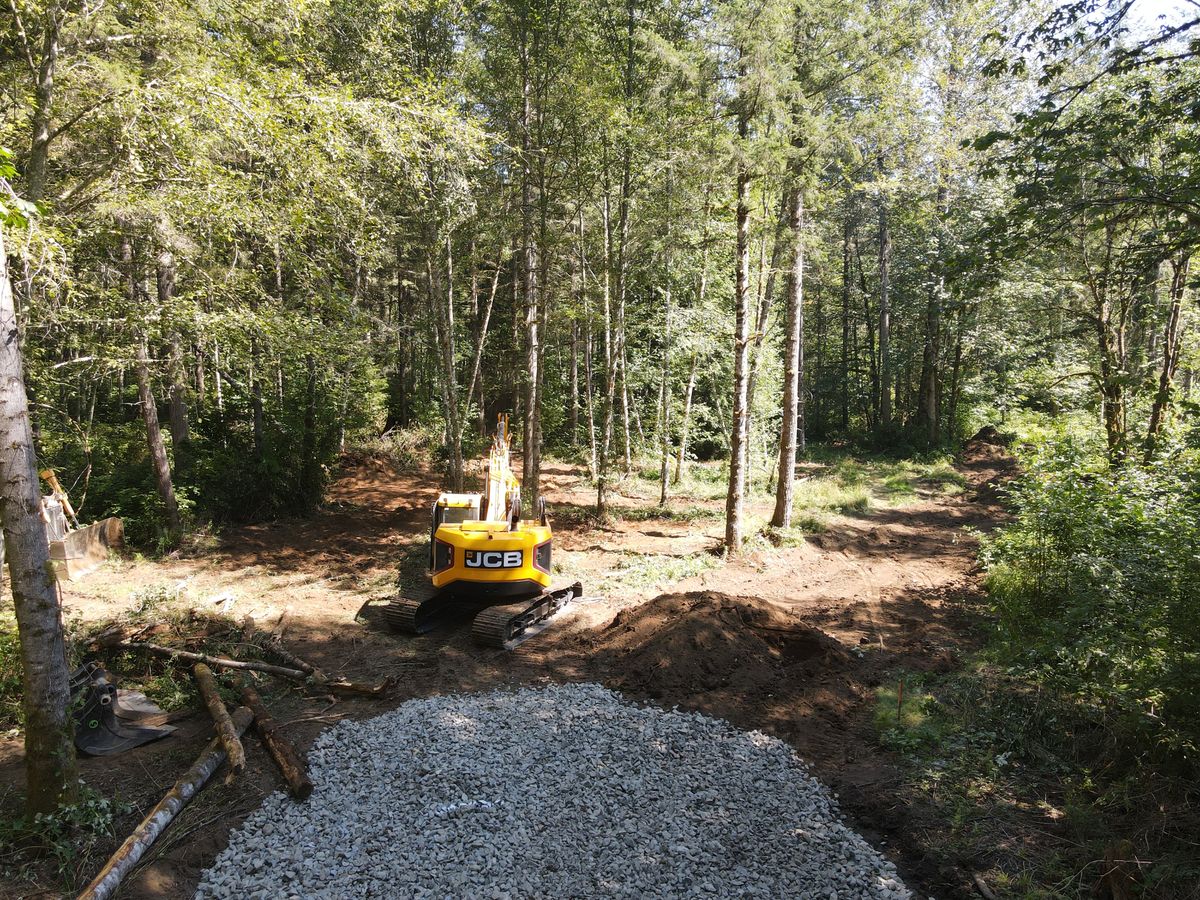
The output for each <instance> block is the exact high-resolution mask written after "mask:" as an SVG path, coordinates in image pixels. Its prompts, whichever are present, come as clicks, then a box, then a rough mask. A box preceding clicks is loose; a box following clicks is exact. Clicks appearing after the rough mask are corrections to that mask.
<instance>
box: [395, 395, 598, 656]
mask: <svg viewBox="0 0 1200 900" xmlns="http://www.w3.org/2000/svg"><path fill="white" fill-rule="evenodd" d="M510 454H511V450H510V447H509V431H508V416H506V415H501V416H500V417H499V420H498V422H497V425H496V436H495V438H493V440H492V447H491V450H490V451H489V453H488V458H487V470H486V472H485V481H484V492H483V493H482V494H452V493H443V494H440V495H439V496H438V498H437V502H435V503H434V504H433V517H432V519H433V521H432V526H431V528H430V534H429V583H428V584H427V585H424V586H423V587H422V588H421V589H419V590H415V591H413V590H410V591H405V592H402V593H401V595H400V596H398V597H397V598H396V599H394V600H392V601H391V602H390V603H389V604H388V605H387V606H386V607H384V616H385V618H386V619H387V621H388V624H389V625H391V626H392V628H394V629H396V630H397V631H403V632H407V633H409V634H426V633H428V632H430V631H432V630H433V629H434V628H436V627H438V626H439V625H441V624H443V623H444V622H446V621H448V620H450V619H453V618H456V617H457V616H460V615H462V614H464V613H466V612H470V611H474V612H475V619H474V623H473V624H472V626H471V635H472V637H473V638H474V639H475V641H476V642H477V643H480V644H482V645H484V646H487V647H496V648H503V649H505V650H512V649H514V648H515V647H516V646H517V645H519V644H521V643H522V642H523V641H525V640H527V639H528V638H530V637H532V636H533V635H534V634H537V633H538V632H540V631H542V630H544V629H545V628H546V626H547V624H548V620H549V619H550V617H551V616H553V615H554V614H555V613H557V612H559V611H560V610H561V609H562V608H563V607H564V606H566V605H567V604H568V603H570V602H571V600H573V599H575V598H576V597H578V596H580V594H582V592H583V588H582V586H581V585H580V584H579V583H578V582H576V583H575V584H572V585H569V586H567V587H559V588H553V589H552V588H551V587H550V572H551V568H550V560H551V531H550V519H549V516H548V515H547V514H546V503H545V500H541V501H540V502H539V503H538V510H537V518H536V519H532V520H530V519H522V518H521V486H520V484H519V483H518V481H517V477H516V475H515V474H514V473H513V470H512V465H511V461H510Z"/></svg>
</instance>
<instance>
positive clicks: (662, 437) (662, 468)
mask: <svg viewBox="0 0 1200 900" xmlns="http://www.w3.org/2000/svg"><path fill="white" fill-rule="evenodd" d="M671 250H672V246H671V177H670V174H668V175H667V240H666V249H665V251H664V253H663V269H664V279H665V281H666V284H665V287H664V288H663V358H662V373H661V380H660V382H659V389H658V404H659V443H660V448H661V451H662V458H661V460H660V462H659V470H658V486H659V487H658V505H659V506H665V505H666V503H667V482H668V480H669V479H668V476H669V474H670V467H671V259H672V253H671Z"/></svg>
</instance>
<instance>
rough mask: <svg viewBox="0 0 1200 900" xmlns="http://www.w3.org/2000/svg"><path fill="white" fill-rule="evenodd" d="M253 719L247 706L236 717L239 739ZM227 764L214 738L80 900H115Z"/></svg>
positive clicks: (238, 710) (87, 888)
mask: <svg viewBox="0 0 1200 900" xmlns="http://www.w3.org/2000/svg"><path fill="white" fill-rule="evenodd" d="M253 717H254V716H253V713H251V712H250V710H248V709H246V707H244V706H243V707H239V708H238V709H237V710H236V711H235V712H234V713H233V716H232V719H233V725H234V729H235V730H236V732H237V733H238V734H239V735H240V734H241V733H242V732H244V731H245V730H246V729H247V728H248V727H249V725H250V721H251V719H253ZM224 761H225V748H224V747H223V746H222V744H221V741H220V739H219V738H213V739H212V740H211V741H209V743H208V746H207V747H205V748H204V752H203V753H201V754H200V757H199V758H198V759H197V760H196V762H195V763H194V764H193V765H192V767H191V768H190V769H188V770H187V771H186V772H185V773H184V774H183V776H182V777H181V778H180V779H179V780H178V781H177V782H175V786H174V787H173V788H171V790H169V791H167V793H166V796H164V797H163V798H162V799H161V800H159V801H158V805H157V806H155V807H154V809H152V810H150V813H149V815H147V816H146V818H144V819H142V821H141V823H140V824H139V825H138V827H137V828H135V829H134V831H133V834H131V835H129V837H127V838H126V839H125V843H123V844H122V845H121V846H120V847H119V848H118V849H117V852H116V853H114V854H113V855H112V856H111V857H109V860H108V862H106V863H105V864H104V868H102V869H101V870H100V872H99V874H97V875H96V877H95V878H94V879H92V883H91V884H89V885H88V886H87V887H86V888H84V890H83V893H82V894H80V895H79V897H78V900H106V898H107V897H111V896H112V895H113V893H114V892H115V891H116V889H117V887H118V886H119V885H120V884H121V879H122V878H124V877H125V876H126V875H127V874H129V872H130V870H132V869H133V867H134V866H136V865H137V864H138V861H139V860H141V858H142V857H143V856H144V855H145V853H146V851H147V850H149V849H150V846H151V845H152V844H153V843H154V842H155V840H157V839H158V837H159V835H161V834H162V833H163V831H164V830H165V829H166V827H167V826H168V825H170V824H171V821H172V820H173V819H174V818H175V817H176V816H177V815H179V812H180V811H181V810H182V809H183V808H184V807H185V806H187V804H188V802H189V801H190V800H191V799H192V798H193V797H194V796H196V794H197V793H198V792H199V791H200V789H201V788H202V787H204V785H205V783H206V782H207V781H208V779H209V778H211V777H212V774H213V772H215V771H216V770H217V767H218V766H220V765H221V763H222V762H224Z"/></svg>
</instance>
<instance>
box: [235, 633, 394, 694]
mask: <svg viewBox="0 0 1200 900" xmlns="http://www.w3.org/2000/svg"><path fill="white" fill-rule="evenodd" d="M242 634H243V635H244V636H245V638H246V640H247V641H248V642H249V643H250V644H253V645H254V646H255V647H258V648H259V649H260V650H262V651H263V652H264V653H266V654H269V655H270V656H271V657H273V658H274V659H277V660H279V661H280V662H282V663H286V664H287V665H289V666H292V667H294V668H296V669H298V670H300V671H301V672H304V673H306V674H307V675H308V678H309V681H310V683H312V684H313V685H316V686H317V687H323V688H329V689H331V690H335V691H345V692H347V693H354V694H368V695H370V696H373V697H380V696H382V695H383V694H384V693H386V692H387V689H388V686H389V685H390V684H391V679H388V678H385V679H384V680H383V681H378V682H376V683H374V684H361V683H359V682H355V681H346V680H345V679H343V678H330V677H329V676H328V675H326V674H325V673H324V672H323V671H321V670H320V669H319V668H317V667H316V666H314V665H313V664H312V663H310V662H309V661H308V660H305V659H301V658H300V657H299V656H296V654H294V653H293V652H292V651H291V650H289V649H288V648H287V647H285V646H284V645H283V641H282V640H280V638H279V635H278V634H274V633H268V632H265V631H261V630H260V629H258V628H257V627H256V626H255V624H254V620H253V619H252V618H250V617H249V616H247V617H246V618H245V619H244V620H243V622H242Z"/></svg>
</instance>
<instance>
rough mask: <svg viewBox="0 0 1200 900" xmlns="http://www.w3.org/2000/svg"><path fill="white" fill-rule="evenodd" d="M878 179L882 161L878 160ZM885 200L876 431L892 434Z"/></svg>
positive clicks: (882, 203) (882, 206)
mask: <svg viewBox="0 0 1200 900" xmlns="http://www.w3.org/2000/svg"><path fill="white" fill-rule="evenodd" d="M879 172H880V176H882V175H883V159H882V158H881V159H880V160H879ZM888 215H889V214H888V203H887V198H886V197H885V196H884V195H883V193H882V192H881V193H880V195H879V423H878V425H879V431H880V433H881V434H887V433H888V432H890V431H891V430H892V353H891V334H892V300H891V283H890V282H891V278H890V276H891V271H890V270H891V265H892V230H891V224H890V222H889V221H888Z"/></svg>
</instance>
